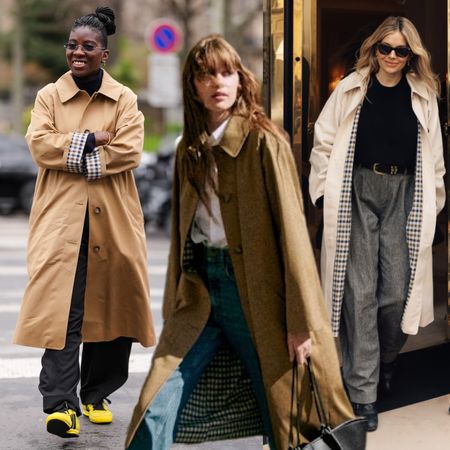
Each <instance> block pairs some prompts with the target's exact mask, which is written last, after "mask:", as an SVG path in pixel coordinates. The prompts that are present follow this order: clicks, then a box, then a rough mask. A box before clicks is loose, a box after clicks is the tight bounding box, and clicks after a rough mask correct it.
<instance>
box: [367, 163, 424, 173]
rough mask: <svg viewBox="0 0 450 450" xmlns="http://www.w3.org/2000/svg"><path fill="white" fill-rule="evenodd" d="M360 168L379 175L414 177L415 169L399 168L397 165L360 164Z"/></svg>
mask: <svg viewBox="0 0 450 450" xmlns="http://www.w3.org/2000/svg"><path fill="white" fill-rule="evenodd" d="M358 167H365V168H366V169H369V170H372V171H373V172H374V173H376V174H378V175H386V174H387V175H414V170H415V168H414V167H407V166H397V165H396V164H381V163H374V164H366V163H359V164H358Z"/></svg>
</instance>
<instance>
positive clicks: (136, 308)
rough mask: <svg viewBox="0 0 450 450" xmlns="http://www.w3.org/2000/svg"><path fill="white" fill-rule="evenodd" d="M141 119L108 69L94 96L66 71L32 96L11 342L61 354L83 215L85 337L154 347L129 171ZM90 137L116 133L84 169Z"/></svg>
mask: <svg viewBox="0 0 450 450" xmlns="http://www.w3.org/2000/svg"><path fill="white" fill-rule="evenodd" d="M143 122H144V119H143V116H142V113H141V112H140V111H138V109H137V104H136V96H135V95H134V94H133V93H132V92H131V91H130V90H129V89H128V88H126V87H125V86H123V85H121V84H119V83H118V82H117V81H115V80H114V79H113V78H111V77H110V76H109V75H108V74H107V73H106V72H104V74H103V80H102V84H101V87H100V89H99V91H98V93H94V95H92V97H89V95H88V94H87V93H86V92H85V91H80V90H79V89H78V87H77V86H76V84H75V82H74V81H73V78H72V76H71V74H70V72H67V73H66V74H65V75H63V76H62V77H61V78H59V79H58V80H57V81H56V83H52V84H49V85H47V86H46V87H44V88H43V89H42V90H41V91H39V93H38V95H37V98H36V102H35V105H34V109H33V112H32V118H31V124H30V126H29V128H28V132H27V135H26V138H27V141H28V145H29V148H30V151H31V154H32V156H33V159H34V160H35V162H36V164H37V165H38V166H39V173H38V177H37V182H36V189H35V194H34V200H33V207H32V210H31V214H30V219H29V221H30V223H29V238H28V275H29V282H28V285H27V288H26V291H25V294H24V298H23V302H22V307H21V310H20V315H19V319H18V323H17V327H16V331H15V336H14V343H16V344H20V345H28V346H33V347H43V348H49V349H56V350H59V349H62V348H64V345H65V339H66V331H67V323H68V314H69V309H70V302H71V295H72V287H73V283H74V276H75V269H76V265H77V261H78V251H79V248H80V242H81V234H82V230H83V224H84V218H85V214H86V209H88V212H89V251H88V269H87V281H86V292H85V310H84V319H83V326H82V339H83V341H84V342H101V341H111V340H113V339H115V338H117V337H119V336H126V337H131V338H134V339H135V340H137V341H139V342H140V343H142V344H143V345H144V346H150V345H153V344H154V342H155V337H154V332H153V324H152V317H151V313H150V309H149V289H148V274H147V253H146V239H145V233H144V223H143V216H142V211H141V207H140V203H139V198H138V194H137V190H136V186H135V182H134V177H133V173H132V169H133V168H135V167H137V166H138V164H139V162H140V157H141V152H142V143H143ZM89 130H91V131H99V130H105V131H110V132H112V133H114V134H115V136H114V138H113V139H112V140H111V142H110V144H109V145H105V146H102V147H98V148H96V149H95V151H94V152H93V153H92V154H91V155H90V159H89V161H87V158H86V163H85V166H86V167H84V169H83V170H81V169H80V166H79V165H78V163H80V164H81V161H83V160H82V159H80V158H81V156H82V153H81V152H82V149H83V148H84V142H85V140H86V138H87V135H88V133H89ZM77 145H78V150H80V149H81V150H80V152H79V153H77ZM77 155H78V156H79V157H80V158H79V160H78V161H76V159H77ZM69 170H70V171H69ZM80 171H81V172H83V171H84V173H79V172H80ZM88 180H91V181H88Z"/></svg>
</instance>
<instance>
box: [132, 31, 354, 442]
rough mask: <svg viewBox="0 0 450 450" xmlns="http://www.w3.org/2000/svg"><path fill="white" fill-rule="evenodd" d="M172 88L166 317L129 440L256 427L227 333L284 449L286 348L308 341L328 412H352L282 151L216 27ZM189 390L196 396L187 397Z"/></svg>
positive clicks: (287, 155)
mask: <svg viewBox="0 0 450 450" xmlns="http://www.w3.org/2000/svg"><path fill="white" fill-rule="evenodd" d="M183 87H184V107H185V110H184V114H185V127H184V134H183V138H182V141H181V143H180V145H179V148H178V150H177V158H176V167H175V177H174V191H173V223H172V239H171V249H170V256H169V267H168V273H167V281H166V289H165V295H164V307H163V315H164V321H165V322H164V328H163V331H162V334H161V337H160V341H159V344H158V346H157V349H156V352H155V355H154V358H153V363H152V367H151V369H150V373H149V375H148V377H147V379H146V381H145V384H144V386H143V388H142V392H141V396H140V399H139V402H138V404H137V406H136V408H135V411H134V414H133V417H132V420H131V424H130V427H129V433H128V437H127V440H126V447H127V448H129V449H130V450H142V449H153V450H156V449H158V450H163V449H168V448H170V445H171V443H172V441H173V440H175V441H177V442H180V441H184V442H199V441H202V440H214V439H225V438H228V439H230V438H236V437H241V436H245V435H249V434H253V433H254V432H255V430H256V428H252V427H251V426H250V425H249V419H248V417H249V416H248V415H247V416H246V415H245V413H246V412H247V411H248V404H249V402H248V399H247V397H245V396H243V395H239V394H237V392H239V391H238V388H237V387H236V386H235V385H233V388H232V389H230V387H229V386H230V385H231V382H228V381H227V375H230V374H232V373H233V368H232V367H230V368H228V369H227V368H226V367H224V364H223V359H222V360H220V361H217V359H216V357H217V350H218V348H220V346H221V345H222V344H223V343H226V344H227V345H228V346H229V347H230V349H231V350H230V351H231V352H232V353H233V354H234V355H237V358H235V359H234V360H233V359H232V358H231V359H229V360H228V361H234V363H233V364H235V363H239V361H240V363H241V364H242V365H244V367H245V370H244V372H245V374H246V378H247V379H248V378H250V379H251V387H252V390H253V394H254V395H253V397H254V398H256V402H255V403H253V408H254V409H257V408H259V412H258V414H257V415H256V417H257V418H258V417H259V418H260V420H261V418H262V424H263V428H264V433H265V434H267V435H268V436H269V444H270V447H271V448H272V449H286V448H287V446H288V433H289V414H290V397H291V396H290V392H291V380H292V362H293V361H294V360H296V361H297V363H298V364H300V363H303V362H304V361H305V358H306V357H308V356H309V355H310V354H312V358H313V361H314V365H315V370H316V375H317V377H318V378H319V383H320V384H321V385H322V387H323V389H322V390H323V394H324V400H325V403H326V408H327V411H328V413H329V419H330V421H331V423H332V424H338V423H340V422H342V421H344V420H346V419H349V418H351V417H352V412H351V407H350V405H349V403H348V401H347V398H346V395H345V393H344V391H343V388H342V384H341V380H340V374H339V365H338V360H337V356H336V352H335V347H334V343H333V339H332V336H331V331H330V327H329V324H328V318H327V313H326V309H325V304H324V300H323V298H322V294H321V289H320V284H319V278H318V275H317V270H316V266H315V261H314V257H313V254H312V251H311V246H310V241H309V237H308V231H307V227H306V223H305V219H304V216H303V205H302V201H301V193H300V187H299V183H298V178H297V173H296V169H295V165H294V160H293V157H292V152H291V150H290V147H289V145H288V143H287V141H286V138H285V137H284V135H283V133H282V132H281V131H279V130H278V129H277V128H276V127H275V125H274V124H272V122H270V121H269V119H267V117H266V116H265V115H264V113H263V110H262V107H261V106H260V101H259V86H258V83H257V82H256V80H255V78H254V76H253V75H252V74H251V73H250V72H249V71H248V70H247V69H245V68H244V67H243V65H242V63H241V61H240V58H239V56H238V55H237V53H236V51H235V50H234V49H233V48H232V47H231V46H230V45H229V44H228V43H227V42H226V41H224V39H223V38H221V37H219V36H209V37H206V38H204V39H202V40H201V41H200V42H199V43H198V44H197V45H196V46H194V48H193V49H192V50H191V51H190V53H189V55H188V58H187V61H186V64H185V68H184V73H183ZM211 361H212V362H211ZM214 364H218V365H220V369H219V370H218V371H217V372H216V373H215V376H214V378H213V377H211V380H212V379H214V381H213V384H208V382H207V381H205V379H204V378H207V373H210V374H213V375H214V370H213V369H212V367H213V366H214ZM206 366H208V367H207V368H206V369H205V367H206ZM205 370H206V371H205ZM300 370H301V374H303V371H302V366H301V369H300ZM202 374H203V375H204V378H203V379H202V380H203V381H200V382H198V380H199V378H200V377H201V376H202ZM230 377H231V375H230ZM220 380H222V383H223V385H224V387H223V389H225V390H226V389H228V390H229V391H230V403H232V404H233V406H234V409H233V408H231V409H227V401H226V400H224V401H222V400H221V401H220V402H219V401H216V402H214V395H215V392H217V393H220V392H221V389H219V387H218V386H217V383H218V382H220ZM227 383H228V388H227ZM202 386H203V387H204V389H202ZM191 392H192V395H193V396H196V398H197V400H199V401H196V402H195V403H192V402H191V404H190V403H189V402H190V401H191V400H192V399H190V397H191ZM303 394H304V395H303V397H304V399H305V403H304V405H303V406H304V408H303V411H302V416H303V419H304V420H303V423H305V424H306V423H307V422H310V423H311V422H314V421H315V419H316V418H315V416H314V414H312V413H311V398H310V396H309V395H308V392H307V390H305V392H304V393H303ZM217 395H219V394H217ZM246 402H247V405H246V404H245V403H246ZM236 404H239V405H240V406H236ZM187 409H189V410H190V413H191V417H192V413H193V411H194V412H195V410H196V409H197V410H201V412H202V418H201V420H200V419H199V420H197V421H195V420H193V421H192V420H191V423H190V426H189V427H187V426H184V425H183V421H184V422H186V421H189V417H187V416H186V417H185V419H186V420H184V419H183V415H185V414H186V413H187V411H186V410H187ZM218 410H219V411H218ZM228 412H230V414H227V413H228ZM231 412H232V413H231ZM216 413H217V414H216ZM240 414H241V415H240ZM241 416H242V417H244V416H245V418H242V419H241ZM202 430H203V431H202ZM302 431H304V430H302Z"/></svg>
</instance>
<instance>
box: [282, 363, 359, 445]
mask: <svg viewBox="0 0 450 450" xmlns="http://www.w3.org/2000/svg"><path fill="white" fill-rule="evenodd" d="M307 368H308V373H309V379H310V387H311V392H312V395H313V399H314V404H315V406H316V409H317V414H318V416H319V420H320V432H319V436H318V437H317V438H316V439H314V440H313V441H311V442H309V443H307V444H303V445H302V444H301V442H300V431H299V430H300V414H299V411H300V410H301V408H300V395H299V394H300V393H299V381H298V371H297V363H296V362H294V367H293V374H292V394H291V395H292V397H291V418H290V422H291V423H290V430H289V447H288V450H365V448H366V434H367V420H366V419H352V420H347V421H346V422H343V423H341V424H339V425H338V426H337V427H335V428H332V427H331V425H330V424H329V423H328V420H327V415H326V414H325V410H324V408H323V402H322V399H321V397H320V392H319V388H318V385H317V381H316V378H315V376H314V372H313V369H312V365H311V360H308V363H307ZM295 402H296V403H297V414H296V417H294V403H295ZM294 423H295V428H296V430H297V432H296V443H294Z"/></svg>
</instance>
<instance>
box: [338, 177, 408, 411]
mask: <svg viewBox="0 0 450 450" xmlns="http://www.w3.org/2000/svg"><path fill="white" fill-rule="evenodd" d="M413 193H414V176H412V175H378V174H376V173H374V172H373V171H372V170H370V169H365V168H357V169H355V170H354V174H353V196H352V229H351V240H350V253H349V258H348V263H347V273H346V281H345V294H344V304H343V309H342V325H343V326H342V327H341V333H340V338H341V348H342V356H343V376H344V381H345V384H346V386H347V389H348V392H349V396H350V399H351V401H352V402H355V403H373V402H375V401H376V398H377V386H378V379H379V368H380V360H381V362H383V363H389V362H392V361H393V360H394V359H395V358H396V357H397V355H398V353H399V352H400V350H401V348H402V346H403V345H404V343H405V342H406V335H405V334H404V333H403V332H402V331H401V328H400V325H401V319H402V315H403V310H404V306H405V302H406V298H407V294H408V284H409V277H410V264H409V253H408V245H407V241H406V222H407V219H408V214H409V212H410V211H411V207H412V202H413Z"/></svg>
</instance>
